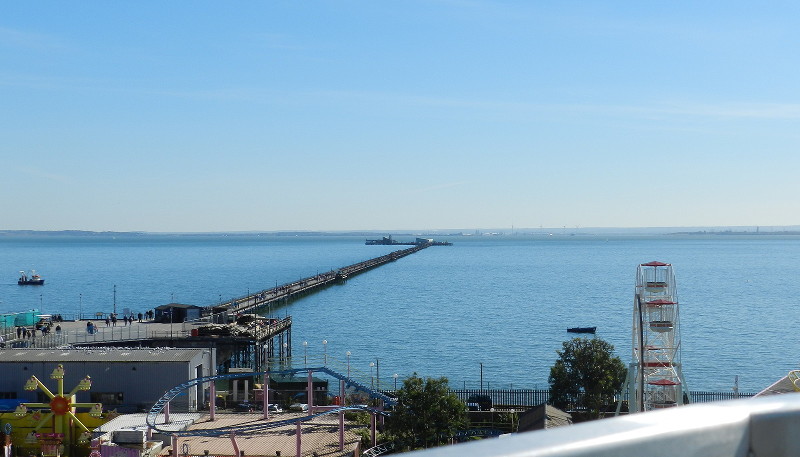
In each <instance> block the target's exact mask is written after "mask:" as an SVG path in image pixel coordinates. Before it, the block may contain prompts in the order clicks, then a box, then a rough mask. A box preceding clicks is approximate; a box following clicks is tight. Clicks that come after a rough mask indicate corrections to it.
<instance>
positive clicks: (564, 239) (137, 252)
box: [0, 234, 800, 392]
mask: <svg viewBox="0 0 800 457" xmlns="http://www.w3.org/2000/svg"><path fill="white" fill-rule="evenodd" d="M395 238H396V239H398V240H400V239H402V238H403V237H401V236H396V237H395ZM412 238H413V237H412V236H409V237H408V239H409V241H410V240H411V239H412ZM442 240H445V239H442ZM446 240H447V241H451V242H452V243H453V245H452V246H435V247H430V248H428V249H424V250H422V251H420V252H418V253H415V254H413V255H410V256H407V257H404V258H402V259H400V260H398V261H396V262H392V263H390V264H387V265H384V266H381V267H379V268H377V269H373V270H370V271H368V272H366V273H364V274H361V275H358V276H355V277H352V278H350V279H349V280H348V281H347V282H346V283H344V284H342V285H337V286H333V287H329V288H327V289H324V290H322V291H320V292H318V293H315V294H311V295H309V296H306V297H304V298H302V299H300V300H297V301H295V302H293V303H290V304H288V305H285V306H283V307H276V308H274V309H270V310H269V311H268V312H267V313H268V314H271V315H273V316H281V317H283V316H292V319H293V330H292V340H291V341H292V352H293V355H294V357H295V358H296V357H298V356H299V355H303V356H307V357H314V356H320V355H321V354H324V355H326V356H327V357H330V358H331V359H332V360H338V361H344V360H346V358H347V359H348V360H349V363H350V364H351V366H352V369H353V370H354V371H360V372H363V373H370V376H377V377H378V378H379V379H380V382H381V383H382V385H386V383H390V382H391V380H392V379H393V375H394V374H397V375H398V378H399V379H401V380H402V379H403V378H405V377H407V376H410V375H412V374H417V375H418V376H422V377H436V378H438V377H442V376H444V377H447V378H448V380H449V381H450V385H451V386H452V387H453V388H478V387H479V386H480V385H481V384H480V383H481V380H482V382H483V387H484V388H489V389H509V388H513V389H521V388H539V389H543V388H547V385H548V381H547V380H548V375H549V370H550V367H551V366H552V365H553V363H554V362H555V360H556V358H557V357H558V355H557V351H558V350H560V349H561V348H562V344H563V343H564V342H565V341H567V340H569V339H571V338H573V337H575V336H580V335H575V334H570V333H567V332H566V329H567V328H569V327H588V326H591V327H597V333H596V334H595V335H594V336H593V337H594V338H602V339H604V340H606V341H608V342H610V343H611V344H613V346H614V348H615V353H616V355H617V356H619V357H620V358H621V359H622V361H623V362H624V363H625V364H628V363H629V362H630V360H631V339H632V322H633V319H632V316H633V292H634V285H635V280H636V267H637V265H639V264H641V263H645V262H649V261H653V260H657V261H662V262H667V263H670V264H672V265H673V269H674V273H675V277H676V281H677V289H678V299H679V303H680V327H681V335H680V337H681V348H682V363H683V372H684V375H685V377H686V382H687V384H688V387H689V389H690V390H693V391H698V390H702V391H720V392H730V391H731V390H732V389H733V388H734V386H735V385H737V383H738V389H739V391H740V392H758V391H760V390H762V389H764V388H766V387H767V386H769V385H770V384H772V383H773V382H774V381H776V380H778V379H779V378H781V377H783V376H785V375H786V373H787V372H788V371H790V370H793V369H798V368H800V367H798V362H799V361H798V358H800V338H798V321H800V303H799V302H798V297H800V275H798V269H799V268H800V263H799V262H798V260H800V236H792V235H735V234H729V235H721V234H682V235H680V234H673V235H635V236H631V235H612V236H608V235H591V234H579V235H573V236H570V235H568V234H562V235H559V234H554V235H550V234H542V235H530V236H512V235H505V236H451V237H447V238H446ZM364 241H365V239H364V237H361V236H349V235H341V236H310V235H309V236H287V235H281V236H278V235H232V234H229V235H197V234H194V235H166V234H157V235H146V234H145V235H141V234H140V235H119V234H117V235H112V234H108V235H105V234H96V235H93V236H84V235H48V236H43V235H7V236H2V237H0V313H11V312H19V311H27V310H34V309H35V310H38V311H39V312H41V313H47V314H62V315H64V316H65V317H67V318H71V317H73V316H75V315H77V314H79V313H80V314H82V315H83V316H92V315H94V314H95V313H98V312H103V313H108V312H111V311H112V310H114V309H116V310H117V312H119V313H121V312H123V311H124V310H127V311H130V312H133V313H139V312H144V311H146V310H148V309H152V308H154V307H156V306H159V305H163V304H167V303H173V302H174V303H185V304H193V305H199V306H211V305H214V304H217V303H220V302H224V301H227V300H229V299H232V298H235V297H241V296H245V295H247V294H249V293H254V292H257V291H260V290H264V289H268V288H271V287H275V286H276V285H279V284H284V283H288V282H292V281H296V280H298V279H301V278H304V277H308V276H312V275H315V274H317V273H321V272H325V271H330V270H335V269H336V268H339V267H342V266H346V265H350V264H353V263H356V262H360V261H362V260H366V259H369V258H372V257H377V256H380V255H383V254H386V253H388V252H391V251H393V250H397V249H401V248H402V246H401V247H397V246H367V245H365V243H364ZM20 270H25V271H29V270H36V271H37V272H38V273H39V274H41V275H42V277H43V278H44V279H45V285H44V286H19V285H17V283H16V280H17V277H18V275H19V271H20ZM586 337H592V336H591V335H588V336H586ZM323 341H325V344H323ZM304 342H305V343H307V344H305V345H304ZM348 352H349V353H350V356H347V353H348ZM371 364H372V365H373V366H371Z"/></svg>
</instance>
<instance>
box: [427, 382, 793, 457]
mask: <svg viewBox="0 0 800 457" xmlns="http://www.w3.org/2000/svg"><path fill="white" fill-rule="evenodd" d="M798 430H800V395H796V394H786V395H773V396H770V397H762V398H754V399H740V400H731V401H725V402H716V403H705V404H695V405H687V406H682V407H678V408H671V409H668V410H663V411H649V412H644V413H637V414H631V415H626V416H621V417H615V418H610V419H601V420H597V421H592V422H584V423H581V424H577V425H570V426H565V427H559V428H555V429H550V430H546V431H537V432H532V433H520V434H518V435H512V436H509V437H508V438H506V439H500V440H482V441H476V442H472V443H468V444H460V445H458V447H457V448H453V447H450V446H445V447H440V448H436V449H428V450H425V451H419V452H416V454H417V455H420V456H423V455H424V456H426V457H437V456H438V457H451V456H454V455H459V456H465V457H471V456H481V457H484V456H488V457H493V456H497V457H500V456H505V455H514V456H516V457H539V456H547V457H579V456H580V457H585V456H593V457H620V456H631V457H632V456H640V455H670V456H682V455H696V456H704V457H747V456H770V457H782V456H786V457H789V456H798V455H800V433H797V431H798ZM455 449H457V450H455ZM412 454H413V453H412Z"/></svg>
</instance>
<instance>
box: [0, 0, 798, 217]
mask: <svg viewBox="0 0 800 457" xmlns="http://www.w3.org/2000/svg"><path fill="white" fill-rule="evenodd" d="M798 18H800V3H797V2H768V3H753V2H745V1H736V0H733V1H707V2H696V1H681V0H678V1H671V2H637V1H604V2H589V1H570V0H565V1H510V0H509V1H500V0H498V1H483V0H403V1H392V0H383V1H375V0H369V1H367V0H364V1H349V0H342V1H298V0H293V1H278V0H276V1H261V2H253V1H248V2H242V1H231V2H208V1H182V2H181V1H171V2H163V1H147V0H143V1H135V2H134V1H118V2H107V1H81V2H64V1H36V2H2V3H0V56H2V58H0V106H1V107H2V109H0V158H1V159H2V162H0V163H1V164H2V165H0V191H2V198H1V199H0V229H5V230H93V231H150V232H215V231H283V230H326V231H327V230H330V231H335V230H381V229H384V230H401V229H410V230H436V229H468V230H471V229H478V228H489V227H512V226H513V227H517V228H523V227H563V226H566V227H680V226H786V225H796V224H799V223H800V217H799V215H800V211H798V209H800V200H798V196H800V185H799V184H798V182H800V180H798V179H797V172H798V169H800V153H798V152H799V151H798V144H800V52H798V49H800V27H798V26H797V24H798Z"/></svg>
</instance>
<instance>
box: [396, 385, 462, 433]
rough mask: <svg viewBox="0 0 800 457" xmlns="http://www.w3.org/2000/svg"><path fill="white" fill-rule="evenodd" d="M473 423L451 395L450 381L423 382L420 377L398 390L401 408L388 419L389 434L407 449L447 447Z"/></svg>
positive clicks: (398, 400) (457, 399)
mask: <svg viewBox="0 0 800 457" xmlns="http://www.w3.org/2000/svg"><path fill="white" fill-rule="evenodd" d="M468 423H469V421H468V419H467V408H466V406H465V405H464V402H462V401H461V400H460V399H459V398H458V397H457V396H455V395H454V394H451V393H450V386H449V385H448V381H447V378H444V377H443V378H439V379H432V378H426V379H425V380H423V379H422V378H420V377H418V376H417V374H416V373H414V375H413V376H412V377H410V378H408V379H406V380H405V381H403V387H402V388H400V389H398V390H397V405H396V406H395V407H394V411H392V415H391V416H390V417H389V418H388V419H387V422H386V431H387V434H388V435H389V436H391V438H392V439H393V440H394V441H395V442H396V443H397V444H399V445H400V446H401V447H404V448H406V449H408V448H412V447H415V446H417V445H422V446H424V447H426V448H427V447H429V446H435V445H439V444H442V443H446V442H447V440H448V439H449V438H450V437H452V436H453V435H454V434H455V432H457V431H459V430H464V429H465V428H467V424H468Z"/></svg>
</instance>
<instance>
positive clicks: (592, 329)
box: [567, 327, 597, 333]
mask: <svg viewBox="0 0 800 457" xmlns="http://www.w3.org/2000/svg"><path fill="white" fill-rule="evenodd" d="M567 331H568V332H569V333H594V332H595V331H597V327H572V328H568V329H567Z"/></svg>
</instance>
